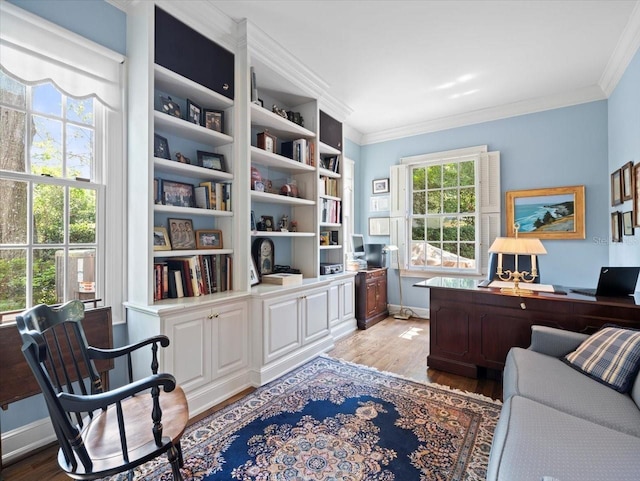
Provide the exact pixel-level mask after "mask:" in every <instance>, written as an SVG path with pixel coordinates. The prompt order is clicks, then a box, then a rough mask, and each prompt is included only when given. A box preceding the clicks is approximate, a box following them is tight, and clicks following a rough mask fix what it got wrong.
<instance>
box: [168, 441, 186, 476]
mask: <svg viewBox="0 0 640 481" xmlns="http://www.w3.org/2000/svg"><path fill="white" fill-rule="evenodd" d="M180 451H181V450H178V449H176V447H175V446H171V448H170V449H169V451H168V452H167V457H168V458H169V463H171V472H172V473H173V481H184V480H183V478H182V473H180V459H181V458H182V454H181V452H180Z"/></svg>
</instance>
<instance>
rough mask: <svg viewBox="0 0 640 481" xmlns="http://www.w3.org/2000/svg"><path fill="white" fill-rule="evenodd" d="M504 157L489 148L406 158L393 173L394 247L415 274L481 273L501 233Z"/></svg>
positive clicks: (403, 265)
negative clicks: (492, 246)
mask: <svg viewBox="0 0 640 481" xmlns="http://www.w3.org/2000/svg"><path fill="white" fill-rule="evenodd" d="M500 196H501V194H500V154H499V152H487V148H486V146H482V147H473V148H468V149H460V150H455V151H448V152H438V153H434V154H424V155H419V156H415V157H407V158H403V159H401V164H400V165H397V166H393V167H392V169H391V204H392V207H391V213H392V215H391V217H392V218H391V230H392V232H391V243H392V244H395V245H398V246H399V247H400V252H401V253H400V255H399V258H398V260H400V259H402V265H401V268H402V269H404V270H409V271H411V274H410V275H421V274H420V273H421V272H422V273H424V274H425V275H448V274H450V275H480V274H483V273H485V272H486V269H487V264H488V253H487V249H488V248H489V245H490V244H491V242H492V241H493V239H494V238H495V237H497V236H498V235H499V234H500Z"/></svg>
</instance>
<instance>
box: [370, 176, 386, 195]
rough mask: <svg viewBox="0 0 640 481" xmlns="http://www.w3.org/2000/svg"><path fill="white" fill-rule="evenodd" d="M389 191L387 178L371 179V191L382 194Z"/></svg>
mask: <svg viewBox="0 0 640 481" xmlns="http://www.w3.org/2000/svg"><path fill="white" fill-rule="evenodd" d="M386 192H389V179H375V180H374V181H373V193H374V194H384V193H386Z"/></svg>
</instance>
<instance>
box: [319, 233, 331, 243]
mask: <svg viewBox="0 0 640 481" xmlns="http://www.w3.org/2000/svg"><path fill="white" fill-rule="evenodd" d="M320 245H321V246H328V245H329V231H328V230H323V231H321V232H320Z"/></svg>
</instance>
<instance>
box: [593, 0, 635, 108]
mask: <svg viewBox="0 0 640 481" xmlns="http://www.w3.org/2000/svg"><path fill="white" fill-rule="evenodd" d="M639 49H640V1H638V2H636V6H635V7H634V9H633V11H632V12H631V15H630V16H629V21H628V22H627V25H626V26H625V28H624V31H623V32H622V35H620V39H619V40H618V44H617V45H616V48H615V49H614V51H613V54H612V55H611V58H610V59H609V62H607V66H606V67H605V69H604V72H603V73H602V76H601V77H600V81H599V82H598V85H600V88H602V91H603V92H604V93H605V94H606V96H607V97H609V96H610V95H611V94H612V93H613V91H614V90H615V88H616V86H617V85H618V82H619V81H620V79H621V78H622V75H623V74H624V72H625V71H626V70H627V67H628V66H629V63H631V60H632V59H633V56H634V55H635V54H636V52H637V51H638V50H639Z"/></svg>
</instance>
